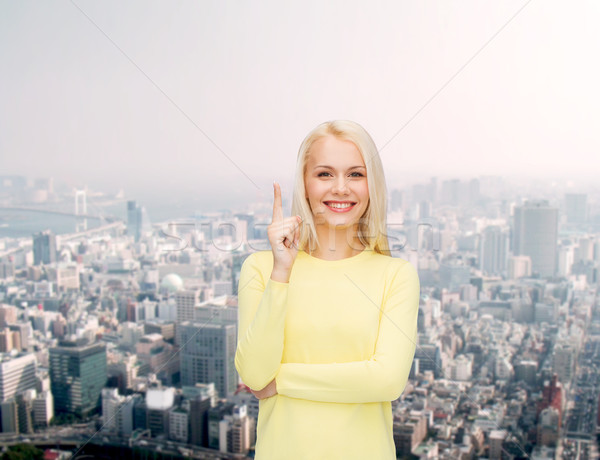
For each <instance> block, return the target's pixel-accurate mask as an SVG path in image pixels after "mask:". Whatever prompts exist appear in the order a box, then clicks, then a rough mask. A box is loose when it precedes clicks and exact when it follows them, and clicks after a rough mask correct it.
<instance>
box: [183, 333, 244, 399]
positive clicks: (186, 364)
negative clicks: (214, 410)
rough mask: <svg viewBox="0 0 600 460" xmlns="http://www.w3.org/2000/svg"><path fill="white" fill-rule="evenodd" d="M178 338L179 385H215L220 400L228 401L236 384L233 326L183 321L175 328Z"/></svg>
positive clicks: (234, 334)
mask: <svg viewBox="0 0 600 460" xmlns="http://www.w3.org/2000/svg"><path fill="white" fill-rule="evenodd" d="M178 336H179V340H180V342H179V343H180V344H181V350H180V352H179V355H180V359H181V384H182V385H188V386H193V385H195V384H196V383H211V382H214V384H215V388H216V389H217V391H218V393H219V396H221V397H223V398H225V397H230V396H231V395H232V394H233V393H234V392H235V390H236V389H237V383H238V375H237V371H236V369H235V348H236V339H237V337H236V327H235V325H233V324H224V323H223V324H219V323H216V324H214V323H213V324H206V323H192V322H189V321H186V322H184V323H182V324H180V325H179V326H178Z"/></svg>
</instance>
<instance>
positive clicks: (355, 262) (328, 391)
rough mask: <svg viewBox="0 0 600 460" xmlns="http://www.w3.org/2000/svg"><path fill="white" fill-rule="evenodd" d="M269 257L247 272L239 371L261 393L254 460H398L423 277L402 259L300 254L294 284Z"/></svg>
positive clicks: (263, 255) (247, 264)
mask: <svg viewBox="0 0 600 460" xmlns="http://www.w3.org/2000/svg"><path fill="white" fill-rule="evenodd" d="M272 268H273V254H272V252H271V251H259V252H255V253H253V254H251V255H250V256H248V258H247V259H246V260H245V261H244V264H243V265H242V269H241V273H240V280H239V289H238V301H239V311H238V319H239V325H238V344H237V350H236V354H235V366H236V369H237V371H238V373H239V375H240V377H241V379H242V381H243V382H244V383H245V384H246V385H248V386H249V387H250V388H252V389H253V390H260V389H262V388H264V387H265V386H267V384H268V383H269V382H271V380H273V379H274V378H275V379H276V385H277V392H278V394H277V395H275V396H272V397H270V398H266V399H261V400H260V401H259V413H258V424H257V440H256V459H257V460H295V459H298V460H321V459H322V460H336V459H340V460H342V459H343V460H352V459H357V460H371V459H372V460H392V459H395V458H396V450H395V445H394V438H393V431H392V409H391V401H393V400H395V399H397V398H398V397H399V396H400V394H401V393H402V391H403V390H404V387H405V385H406V381H407V379H408V374H409V372H410V367H411V363H412V360H413V356H414V351H415V346H416V333H417V315H418V308H419V278H418V276H417V272H416V270H415V269H414V267H413V266H412V265H411V264H410V263H409V262H407V261H406V260H403V259H399V258H392V257H389V256H385V255H382V254H379V253H376V252H374V251H371V250H363V252H361V253H360V254H358V255H355V256H353V257H349V258H347V259H342V260H335V261H326V260H322V259H318V258H316V257H313V256H310V255H308V254H307V253H306V252H304V251H299V252H298V255H297V257H296V260H295V262H294V266H293V268H292V272H291V274H290V280H289V283H280V282H278V281H274V280H272V279H271V271H272Z"/></svg>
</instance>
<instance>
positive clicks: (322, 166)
mask: <svg viewBox="0 0 600 460" xmlns="http://www.w3.org/2000/svg"><path fill="white" fill-rule="evenodd" d="M317 168H327V169H335V168H334V167H333V166H329V165H317V166H315V169H317ZM352 169H367V168H365V167H364V166H351V167H350V168H348V171H350V170H352Z"/></svg>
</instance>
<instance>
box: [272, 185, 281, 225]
mask: <svg viewBox="0 0 600 460" xmlns="http://www.w3.org/2000/svg"><path fill="white" fill-rule="evenodd" d="M273 193H274V198H273V220H272V222H275V221H280V220H283V209H282V207H281V187H279V184H278V183H277V182H273Z"/></svg>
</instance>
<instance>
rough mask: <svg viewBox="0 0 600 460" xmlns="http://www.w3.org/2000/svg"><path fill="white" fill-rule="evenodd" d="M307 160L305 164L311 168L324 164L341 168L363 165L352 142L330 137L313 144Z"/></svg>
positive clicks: (360, 156)
mask: <svg viewBox="0 0 600 460" xmlns="http://www.w3.org/2000/svg"><path fill="white" fill-rule="evenodd" d="M307 160H308V161H307V163H308V164H309V165H312V166H315V165H321V164H326V165H329V166H333V167H340V168H342V167H348V166H357V165H361V166H364V165H365V162H364V160H363V158H362V155H361V154H360V151H359V150H358V147H356V145H355V144H354V143H353V142H352V141H347V140H343V139H338V138H337V137H334V136H331V135H329V136H325V137H322V138H321V139H318V140H317V141H315V142H314V143H313V145H312V146H311V148H310V151H309V152H308V159H307Z"/></svg>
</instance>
